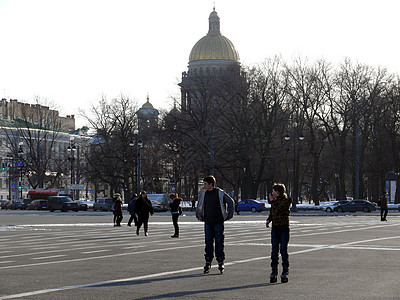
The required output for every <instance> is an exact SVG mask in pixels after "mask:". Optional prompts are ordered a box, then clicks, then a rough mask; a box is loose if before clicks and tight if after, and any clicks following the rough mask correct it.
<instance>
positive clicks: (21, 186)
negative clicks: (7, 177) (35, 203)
mask: <svg viewBox="0 0 400 300" xmlns="http://www.w3.org/2000/svg"><path fill="white" fill-rule="evenodd" d="M20 169H21V182H20V184H21V187H22V166H21V167H20ZM18 188H19V189H20V192H21V199H22V189H21V188H20V186H19V185H18Z"/></svg>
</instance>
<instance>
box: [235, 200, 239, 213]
mask: <svg viewBox="0 0 400 300" xmlns="http://www.w3.org/2000/svg"><path fill="white" fill-rule="evenodd" d="M234 201H235V213H236V214H238V215H240V212H239V210H238V203H239V201H238V199H237V198H235V200H234Z"/></svg>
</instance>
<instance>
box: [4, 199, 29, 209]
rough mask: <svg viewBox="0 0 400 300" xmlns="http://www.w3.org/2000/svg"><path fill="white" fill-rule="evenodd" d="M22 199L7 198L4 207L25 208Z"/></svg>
mask: <svg viewBox="0 0 400 300" xmlns="http://www.w3.org/2000/svg"><path fill="white" fill-rule="evenodd" d="M22 200H23V199H18V200H9V201H8V202H7V203H6V206H5V209H26V206H25V203H24V202H23V201H22Z"/></svg>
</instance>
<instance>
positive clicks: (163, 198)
mask: <svg viewBox="0 0 400 300" xmlns="http://www.w3.org/2000/svg"><path fill="white" fill-rule="evenodd" d="M147 198H149V200H150V201H151V200H155V201H158V202H160V203H162V204H165V206H166V207H167V209H168V207H169V206H168V201H169V195H168V194H147Z"/></svg>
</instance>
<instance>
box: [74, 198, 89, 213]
mask: <svg viewBox="0 0 400 300" xmlns="http://www.w3.org/2000/svg"><path fill="white" fill-rule="evenodd" d="M75 202H77V203H78V207H79V210H84V211H86V210H88V208H89V205H87V203H86V201H81V200H79V201H75Z"/></svg>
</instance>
